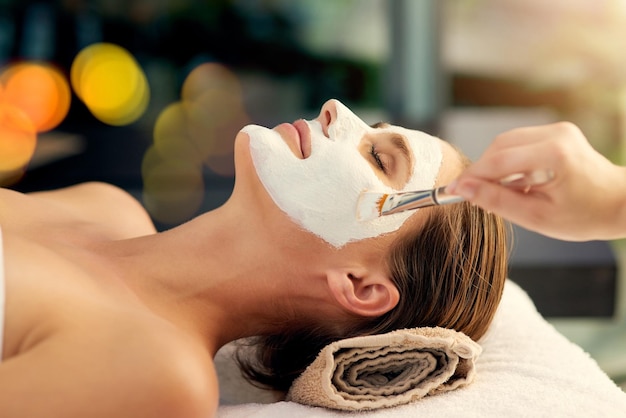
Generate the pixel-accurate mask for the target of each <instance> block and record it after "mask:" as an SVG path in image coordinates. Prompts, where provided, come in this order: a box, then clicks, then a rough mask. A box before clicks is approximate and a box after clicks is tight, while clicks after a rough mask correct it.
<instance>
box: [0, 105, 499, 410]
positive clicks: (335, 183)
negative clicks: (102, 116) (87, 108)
mask: <svg viewBox="0 0 626 418" xmlns="http://www.w3.org/2000/svg"><path fill="white" fill-rule="evenodd" d="M330 159H332V161H334V162H335V164H330V163H329V161H328V160H330ZM462 165H463V163H462V159H461V157H460V156H459V154H458V153H457V152H456V151H455V150H454V149H452V148H451V147H450V146H449V145H447V144H446V143H444V142H443V141H440V140H438V139H436V138H433V137H430V136H428V135H426V134H423V133H420V132H417V131H409V130H406V129H402V128H399V127H392V126H386V125H385V126H382V127H378V128H370V127H368V126H366V125H365V124H364V123H363V122H362V121H361V120H360V119H358V118H357V117H356V116H355V115H353V114H352V113H351V112H350V111H349V110H348V109H347V108H345V107H344V106H343V105H341V104H340V103H339V102H337V101H334V100H333V101H329V102H327V103H326V104H325V105H324V106H323V107H322V110H321V113H320V116H319V117H318V118H317V119H316V120H315V121H310V122H305V121H298V122H295V123H294V124H293V125H291V124H283V125H279V126H278V127H276V128H275V129H274V130H269V129H265V128H261V127H254V126H251V127H246V128H245V129H244V130H243V131H242V132H241V133H240V134H239V135H238V136H237V139H236V143H235V167H236V173H237V178H236V184H235V187H234V190H233V193H232V196H231V197H230V198H229V200H228V201H227V202H226V203H225V204H224V205H223V206H221V207H220V208H218V209H216V210H213V211H211V212H208V213H206V214H203V215H201V216H199V217H197V218H196V219H194V220H192V221H190V222H188V223H186V224H183V225H181V226H179V227H176V228H173V229H171V230H169V231H166V232H162V233H158V234H157V233H155V229H154V227H153V225H152V223H151V222H150V219H149V217H148V215H147V214H146V212H145V211H144V210H143V208H142V207H141V206H140V205H139V204H138V203H137V202H136V201H134V200H133V199H132V198H131V197H129V196H128V195H126V194H125V193H124V192H122V191H120V190H118V189H116V188H114V187H111V186H108V185H103V184H93V183H92V184H83V185H78V186H74V187H70V188H67V189H63V190H59V191H54V192H42V193H36V194H33V195H29V196H25V195H21V194H19V193H16V192H13V191H10V190H1V191H0V225H1V226H2V233H3V244H4V263H5V269H4V270H5V278H6V284H5V286H6V309H5V312H6V317H5V321H4V325H5V332H4V345H3V347H4V351H3V362H2V363H0V416H2V417H12V416H28V417H37V416H46V417H51V416H63V417H73V416H80V417H84V416H89V417H100V416H102V417H111V416H116V417H124V416H129V417H142V416H146V417H154V416H164V417H172V416H175V417H183V418H184V417H205V416H211V415H212V414H213V413H214V412H215V410H216V408H217V404H218V386H217V379H216V374H215V370H214V365H213V361H212V357H213V355H214V354H215V353H216V351H217V350H218V349H219V348H220V347H221V346H223V345H224V344H226V343H228V342H230V341H233V340H236V339H239V338H242V337H250V336H262V339H263V341H262V343H264V345H262V346H261V347H262V348H263V349H262V350H261V355H260V356H259V359H260V360H261V363H260V364H251V365H248V367H247V370H248V372H249V374H250V375H253V376H256V377H258V378H259V379H260V380H262V381H263V382H265V383H272V384H275V386H276V387H278V388H285V387H286V385H288V382H289V381H290V380H291V379H292V378H293V377H294V376H295V375H296V374H297V373H298V372H299V371H300V370H301V369H302V368H303V367H304V366H306V364H304V363H303V362H301V361H298V360H296V361H295V362H294V364H282V363H280V362H277V361H276V359H277V358H279V357H280V352H281V351H282V352H284V351H285V350H287V351H288V350H290V349H298V350H299V349H301V347H302V345H308V344H312V346H311V347H310V348H309V352H308V353H305V352H304V351H303V353H304V355H303V357H304V360H305V361H308V359H309V358H310V357H311V356H313V355H314V354H316V351H317V350H318V349H319V348H320V347H321V346H322V345H323V344H325V343H326V342H327V341H330V340H332V339H337V338H344V337H349V336H352V335H357V334H369V333H377V332H386V331H389V330H392V329H395V328H402V327H414V326H422V325H423V326H426V325H440V326H445V327H450V328H455V329H457V330H459V331H462V332H465V333H466V334H468V335H470V336H471V337H472V338H474V339H478V338H480V336H481V335H482V334H483V333H484V332H485V330H486V329H487V327H488V325H489V322H490V321H491V318H492V316H493V314H494V311H495V309H496V306H497V304H498V301H499V299H500V295H501V292H502V287H503V283H504V278H505V274H506V265H505V260H506V253H505V249H504V247H505V236H504V231H503V227H502V223H501V221H499V220H498V219H497V218H496V217H494V216H492V215H489V214H487V213H485V212H483V211H482V210H480V209H477V208H474V207H472V206H470V205H465V204H464V205H455V206H450V207H440V208H433V209H424V210H420V211H418V212H416V213H414V214H413V213H406V214H401V215H399V216H398V215H394V216H390V217H387V218H386V219H378V220H375V221H372V222H370V223H368V224H359V223H357V222H356V221H355V220H354V219H355V214H356V200H355V196H356V195H358V193H359V192H360V191H361V190H362V189H363V188H372V187H375V188H378V189H380V190H391V189H399V190H403V189H405V188H408V187H416V186H420V187H421V186H424V185H427V186H428V187H431V186H433V184H434V183H435V182H436V183H437V184H445V183H446V182H448V181H450V180H451V179H453V178H454V177H456V175H458V174H459V172H460V170H461V168H462ZM312 176H315V178H312ZM337 179H339V180H337ZM285 184H287V185H289V187H288V188H286V187H285ZM332 187H334V188H336V189H335V190H332V189H331V190H329V189H328V188H332ZM318 193H319V194H318ZM121 214H123V216H121ZM320 219H321V221H320ZM273 348H276V350H278V351H276V350H272V349H273ZM277 353H278V354H279V355H278V356H277V355H276V354H277ZM292 357H293V356H292ZM264 360H267V361H264ZM268 367H269V368H268Z"/></svg>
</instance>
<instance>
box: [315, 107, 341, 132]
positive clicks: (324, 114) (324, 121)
mask: <svg viewBox="0 0 626 418" xmlns="http://www.w3.org/2000/svg"><path fill="white" fill-rule="evenodd" d="M336 119H337V104H336V103H335V101H334V100H332V99H331V100H328V101H327V102H326V103H324V104H323V105H322V109H321V110H320V115H319V116H318V117H317V121H318V122H319V123H320V124H321V125H322V132H324V135H326V137H328V138H330V137H329V136H328V127H329V126H330V124H331V123H333V122H334V121H335V120H336Z"/></svg>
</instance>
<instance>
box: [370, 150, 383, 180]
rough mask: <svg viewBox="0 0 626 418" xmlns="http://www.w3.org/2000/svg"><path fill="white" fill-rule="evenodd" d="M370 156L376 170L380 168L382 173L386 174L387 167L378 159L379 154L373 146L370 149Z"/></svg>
mask: <svg viewBox="0 0 626 418" xmlns="http://www.w3.org/2000/svg"><path fill="white" fill-rule="evenodd" d="M370 155H371V156H372V158H374V161H375V162H376V165H377V166H378V168H380V170H381V171H382V172H383V173H385V174H387V166H385V163H384V162H383V160H382V159H381V158H380V153H379V152H378V151H376V147H375V146H374V144H372V147H371V148H370Z"/></svg>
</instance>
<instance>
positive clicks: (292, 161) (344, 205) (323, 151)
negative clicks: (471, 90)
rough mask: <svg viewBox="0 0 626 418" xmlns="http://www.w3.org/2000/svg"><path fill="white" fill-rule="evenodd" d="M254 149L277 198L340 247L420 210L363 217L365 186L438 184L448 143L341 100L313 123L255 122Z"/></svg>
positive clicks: (250, 129) (251, 130) (394, 226)
mask: <svg viewBox="0 0 626 418" xmlns="http://www.w3.org/2000/svg"><path fill="white" fill-rule="evenodd" d="M243 132H245V133H247V134H248V136H249V138H250V154H251V156H252V161H253V163H254V167H255V169H256V172H257V175H258V177H259V179H260V181H261V182H262V183H263V186H264V187H265V189H266V190H267V192H268V193H269V195H270V196H271V198H272V200H273V201H274V203H275V204H276V205H277V206H278V207H279V208H280V209H281V210H282V211H283V212H285V213H286V214H287V215H288V216H289V217H290V218H291V219H292V220H293V221H294V222H295V223H297V224H298V225H300V226H301V227H302V228H304V229H306V230H307V231H309V232H311V233H313V234H315V235H317V236H319V237H320V238H322V239H324V240H325V241H326V242H328V243H329V244H331V245H333V246H334V247H341V246H343V245H345V244H347V243H348V242H351V241H358V240H362V239H366V238H372V237H376V236H379V235H381V234H385V233H389V232H393V231H396V230H398V229H399V228H400V227H401V226H402V224H403V223H404V222H405V221H406V220H407V219H408V218H409V217H410V216H411V214H412V213H413V212H404V213H398V214H394V215H390V216H384V217H380V218H378V219H374V220H371V221H358V220H357V218H356V213H357V210H356V209H357V201H358V198H359V195H360V193H361V192H363V191H366V190H368V191H376V192H383V193H391V192H396V191H409V190H423V189H428V188H432V187H433V186H434V185H435V182H436V180H437V176H438V174H439V170H440V166H441V164H442V159H443V151H442V144H443V142H442V141H441V140H439V139H437V138H435V137H433V136H430V135H428V134H425V133H423V132H420V131H413V130H408V129H404V128H401V127H397V126H391V125H386V124H385V125H381V126H377V127H370V126H368V125H367V124H366V123H364V122H363V121H362V120H361V119H359V118H358V117H357V116H356V115H354V114H353V113H352V112H351V111H350V110H349V109H348V108H347V107H345V106H344V105H343V104H341V103H340V102H339V101H337V100H330V101H328V102H326V103H325V104H324V106H322V109H321V112H320V115H319V117H318V118H317V119H315V120H312V121H305V120H299V121H296V122H294V123H293V124H282V125H279V126H277V127H276V128H274V129H268V128H264V127H261V126H256V125H249V126H246V127H245V128H243Z"/></svg>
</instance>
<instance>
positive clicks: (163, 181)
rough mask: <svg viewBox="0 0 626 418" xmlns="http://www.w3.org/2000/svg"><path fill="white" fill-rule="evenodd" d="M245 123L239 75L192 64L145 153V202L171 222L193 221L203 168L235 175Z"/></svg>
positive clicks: (217, 66)
mask: <svg viewBox="0 0 626 418" xmlns="http://www.w3.org/2000/svg"><path fill="white" fill-rule="evenodd" d="M247 123H249V117H248V116H247V113H246V112H245V109H244V105H243V99H242V90H241V85H240V83H239V80H238V78H237V77H236V75H235V74H234V73H233V72H232V71H230V70H229V69H228V68H226V67H225V66H223V65H220V64H217V63H205V64H201V65H199V66H197V67H196V68H194V69H193V70H192V71H191V72H190V73H189V75H188V76H187V78H186V79H185V81H184V83H183V85H182V88H181V100H180V101H177V102H175V103H173V104H171V105H169V106H168V107H166V108H165V109H163V111H162V112H161V113H160V115H159V117H158V118H157V121H156V123H155V127H154V136H153V141H154V143H153V147H152V148H150V150H149V152H148V153H146V155H145V157H144V162H143V166H142V176H143V184H144V205H145V206H146V208H147V209H148V211H149V212H150V214H151V215H152V216H153V217H154V218H155V219H157V220H158V221H160V222H163V223H169V224H176V223H180V222H183V221H186V220H188V219H190V218H191V217H192V216H193V215H194V214H195V213H196V211H197V210H198V209H199V207H200V205H201V203H202V198H203V196H204V182H203V180H202V179H203V178H204V176H203V174H204V173H203V170H204V168H205V167H207V168H209V169H210V170H211V171H212V172H213V173H215V174H218V175H222V176H232V175H233V174H234V171H235V170H234V160H233V148H234V139H235V136H236V135H237V133H238V131H239V130H240V129H241V128H242V127H243V126H244V125H246V124H247Z"/></svg>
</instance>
